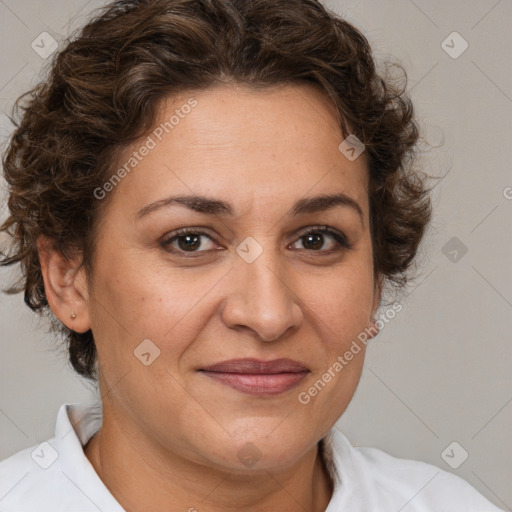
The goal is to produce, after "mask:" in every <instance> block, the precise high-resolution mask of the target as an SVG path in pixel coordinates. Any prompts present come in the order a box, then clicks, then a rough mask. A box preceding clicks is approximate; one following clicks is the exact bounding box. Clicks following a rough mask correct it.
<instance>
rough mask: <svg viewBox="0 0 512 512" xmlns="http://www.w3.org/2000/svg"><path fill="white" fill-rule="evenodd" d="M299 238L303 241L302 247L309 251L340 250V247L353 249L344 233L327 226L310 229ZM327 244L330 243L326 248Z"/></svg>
mask: <svg viewBox="0 0 512 512" xmlns="http://www.w3.org/2000/svg"><path fill="white" fill-rule="evenodd" d="M299 240H301V241H302V245H303V247H302V248H303V249H305V250H309V251H315V252H333V251H336V250H340V247H341V248H345V249H351V245H350V243H349V242H348V240H347V237H346V236H345V235H344V234H343V233H341V232H338V231H334V230H333V229H330V228H327V227H319V228H313V229H310V230H309V231H307V232H306V233H303V234H302V235H301V236H300V238H299ZM329 240H330V241H329ZM295 243H297V242H295ZM326 244H327V245H328V247H327V248H325V245H326ZM322 249H323V250H322Z"/></svg>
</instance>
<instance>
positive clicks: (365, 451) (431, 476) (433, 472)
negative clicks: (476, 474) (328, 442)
mask: <svg viewBox="0 0 512 512" xmlns="http://www.w3.org/2000/svg"><path fill="white" fill-rule="evenodd" d="M354 450H355V451H356V453H357V454H358V455H359V457H360V459H361V463H362V465H364V466H366V468H367V469H368V472H369V473H370V474H371V476H372V480H373V482H374V485H375V487H376V488H377V490H378V491H379V492H380V493H382V494H389V493H393V494H395V496H399V497H400V499H401V500H402V501H403V504H404V507H405V509H406V510H411V511H418V512H419V511H422V512H423V511H430V510H432V511H434V510H435V511H436V512H444V511H446V512H458V511H460V512H498V511H499V510H500V509H499V508H498V507H496V506H495V505H493V504H492V503H491V502H490V501H489V500H488V499H487V498H485V497H484V496H483V495H482V494H480V493H479V492H478V491H477V490H476V489H475V488H474V487H472V486H471V485H470V484H469V483H468V482H466V481H465V480H464V479H462V478H461V477H459V476H457V475H455V474H453V473H450V472H449V471H445V470H443V469H441V468H439V467H437V466H434V465H433V464H428V463H426V462H421V461H417V460H410V459H401V458H397V457H394V456H392V455H390V454H388V453H386V452H384V451H382V450H379V449H377V448H368V447H365V448H362V447H361V448H354Z"/></svg>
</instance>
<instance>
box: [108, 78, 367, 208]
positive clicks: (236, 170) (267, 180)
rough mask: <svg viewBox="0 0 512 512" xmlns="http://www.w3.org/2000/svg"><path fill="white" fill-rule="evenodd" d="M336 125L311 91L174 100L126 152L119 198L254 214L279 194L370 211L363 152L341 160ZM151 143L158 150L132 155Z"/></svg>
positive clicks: (231, 90)
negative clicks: (179, 201) (177, 197)
mask: <svg viewBox="0 0 512 512" xmlns="http://www.w3.org/2000/svg"><path fill="white" fill-rule="evenodd" d="M338 119H339V118H338V114H337V112H336V110H335V107H334V106H333V105H332V104H331V103H330V102H329V101H328V99H327V98H326V97H325V95H324V94H323V93H322V92H321V91H319V90H318V89H317V88H316V87H314V86H311V85H308V84H299V85H298V84H293V85H289V84H287V85H280V86H276V87H267V88H264V89H254V88H249V87H246V86H241V85H232V84H230V85H223V86H216V87H213V88H210V89H206V90H201V91H187V92H182V93H180V94H179V95H174V96H172V97H167V98H165V100H163V101H162V102H161V103H160V105H159V110H158V118H157V120H156V123H155V126H154V128H153V130H152V131H151V132H150V133H149V135H148V136H145V137H144V138H142V139H141V140H140V141H138V142H137V143H134V144H132V145H130V147H128V148H125V150H124V151H122V152H121V153H120V155H119V157H118V162H117V165H118V167H119V166H122V165H124V166H125V167H126V164H127V162H130V159H131V160H132V161H131V163H132V164H134V165H133V169H130V172H129V173H126V174H128V175H127V176H126V177H125V178H124V179H123V182H122V183H120V185H118V186H117V187H116V188H117V189H118V190H116V191H115V192H116V195H119V196H124V198H125V199H126V198H127V197H130V201H123V203H124V205H125V207H130V205H133V206H134V207H135V205H138V206H141V207H143V206H144V204H142V203H144V202H148V201H154V200H158V199H159V198H160V197H162V198H163V197H164V196H165V195H166V194H167V195H170V194H174V193H176V192H181V193H190V194H192V193H196V194H203V195H208V196H216V197H221V198H223V199H228V198H229V201H230V202H231V203H232V204H234V205H235V207H236V206H237V204H238V205H239V206H240V209H241V210H247V209H248V208H250V207H251V205H254V204H256V202H257V201H260V203H262V204H265V203H266V204H269V205H270V204H271V203H273V202H274V201H275V199H276V197H277V196H279V197H280V198H281V199H282V200H283V201H284V202H285V203H286V202H287V201H286V198H288V197H289V198H290V200H291V199H293V200H294V201H295V200H296V199H297V198H298V197H300V196H305V195H308V194H309V195H312V194H318V193H324V194H326V193H333V192H343V193H346V194H348V195H350V196H352V197H353V198H354V199H356V200H357V201H358V202H359V203H360V204H361V206H362V208H363V209H364V208H365V207H366V195H367V181H368V172H367V165H366V160H365V155H364V154H363V155H361V157H359V158H357V159H356V160H355V161H350V160H349V159H347V158H346V157H345V156H344V155H343V154H342V152H341V151H340V149H339V145H340V143H341V142H342V141H343V135H342V133H341V128H340V126H339V120H338ZM143 146H148V147H150V146H151V149H150V150H149V151H145V152H144V153H145V155H144V156H143V157H140V154H139V156H138V157H136V156H134V155H135V153H141V151H140V150H141V148H142V147H143ZM136 158H139V159H138V160H137V162H135V159H136ZM127 167H128V168H129V167H130V165H128V166H127ZM288 202H289V201H288Z"/></svg>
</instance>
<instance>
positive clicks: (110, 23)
mask: <svg viewBox="0 0 512 512" xmlns="http://www.w3.org/2000/svg"><path fill="white" fill-rule="evenodd" d="M397 69H399V71H400V78H401V79H400V80H399V82H395V81H394V79H393V77H392V76H391V74H388V73H384V72H380V73H379V72H378V71H377V68H376V64H375V62H374V59H373V56H372V52H371V48H370V45H369V43H368V41H367V39H366V38H365V37H364V36H363V35H362V34H361V33H360V32H359V31H358V30H357V29H356V28H355V27H354V26H352V25H351V24H349V23H348V22H347V21H345V20H344V19H342V18H340V17H339V16H338V15H337V14H335V13H333V12H331V11H329V10H327V9H326V8H325V7H323V6H322V5H321V4H320V2H319V1H317V0H119V1H116V2H113V3H111V4H109V5H107V6H106V7H104V8H102V9H101V11H100V12H99V13H98V14H97V15H96V17H94V18H93V19H92V20H91V21H89V22H88V23H87V24H86V25H85V26H84V27H83V28H82V29H81V30H80V31H78V33H77V34H75V35H74V36H71V37H70V38H69V39H68V40H67V41H66V46H65V48H64V49H63V50H62V51H60V52H58V53H56V54H55V55H54V58H53V59H52V61H51V65H50V67H49V71H48V78H47V79H46V80H44V81H42V82H40V83H39V84H38V85H37V86H36V87H34V88H33V89H32V90H30V91H28V92H26V93H25V94H23V95H22V96H20V97H19V98H18V99H17V100H16V102H15V104H14V107H13V116H12V117H11V121H12V122H13V123H14V124H15V130H14V132H13V134H12V137H11V139H10V141H9V145H8V147H7V149H6V151H5V154H4V155H3V159H2V163H3V169H4V175H5V179H6V181H7V184H8V191H9V199H8V208H9V212H10V216H9V217H8V218H7V219H6V220H5V222H4V223H3V225H2V226H1V227H0V234H1V233H2V232H5V233H6V234H8V235H10V245H9V249H10V253H9V254H7V253H2V254H1V255H2V258H0V265H2V266H7V265H12V264H15V263H20V267H21V270H22V276H21V277H20V280H19V281H17V282H16V283H15V284H14V286H12V287H10V288H8V289H6V290H4V292H5V293H10V294H12V293H19V292H21V291H24V300H25V303H26V304H27V305H28V307H29V308H30V309H32V310H33V311H36V312H38V313H39V314H41V315H42V314H43V313H46V314H47V315H48V318H49V320H50V322H51V330H53V331H54V332H56V333H60V334H62V335H63V337H64V340H65V341H66V342H67V351H68V354H69V361H70V363H71V365H72V367H73V368H74V369H75V371H76V372H78V373H79V374H80V375H82V376H83V377H85V378H88V379H91V380H94V381H96V380H97V371H96V368H95V366H96V349H95V344H94V337H93V333H92V331H91V330H89V331H88V332H86V333H77V332H74V331H72V330H71V329H69V328H67V327H66V326H65V325H63V324H62V323H61V322H60V321H59V320H58V319H57V318H56V317H55V316H54V315H53V314H52V312H51V310H50V308H49V304H48V301H47V299H46V296H45V289H44V282H43V277H42V273H41V267H40V262H39V255H38V250H37V246H36V240H37V238H38V237H39V236H40V235H45V236H46V237H48V239H50V240H51V241H52V242H53V243H54V246H55V247H56V248H58V249H59V250H60V251H61V252H62V253H63V254H64V255H65V256H66V257H67V258H69V255H70V254H79V255H80V258H81V259H80V261H81V265H83V266H84V268H85V270H86V275H87V276H88V279H89V282H92V279H91V276H92V275H93V269H94V254H95V241H96V229H97V226H98V222H99V220H100V219H101V217H102V215H104V214H105V209H106V208H107V205H108V201H107V200H104V201H98V200H97V199H96V198H95V195H94V190H95V189H96V188H97V187H100V186H101V185H102V184H103V183H105V181H106V180H107V179H108V178H109V177H110V176H111V175H112V169H113V168H114V165H115V156H116V154H117V151H118V150H119V149H120V148H123V147H125V146H126V145H127V144H130V143H133V142H134V141H136V140H138V139H140V137H142V136H144V135H145V134H147V133H148V132H149V130H150V129H151V128H152V127H153V125H154V123H155V119H156V115H157V113H158V105H159V102H160V101H161V100H163V99H164V98H165V97H167V96H169V95H171V94H174V93H177V92H181V91H187V90H199V89H204V88H208V87H210V86H213V85H217V84H222V83H229V82H232V83H235V82H236V83H240V84H245V85H247V86H250V87H255V88H258V87H260V88H261V87H267V86H272V85H276V84H285V83H300V82H302V83H304V82H307V83H310V84H311V83H312V84H316V85H317V86H318V87H320V88H321V90H322V91H323V92H324V93H325V94H326V95H327V97H328V98H330V100H331V101H332V103H333V104H334V105H335V106H336V108H337V111H338V112H339V114H340V127H341V130H342V133H343V134H344V136H346V135H347V134H349V133H353V134H355V135H356V136H357V138H358V139H360V140H361V141H362V142H363V143H364V144H365V146H366V151H365V155H366V158H367V162H368V167H369V175H370V189H369V202H370V223H371V224H370V230H371V236H372V246H373V254H374V262H373V266H374V272H375V276H378V277H379V278H380V279H381V280H382V282H383V283H384V284H385V285H392V286H395V287H396V288H397V289H398V288H401V287H403V286H404V285H405V284H406V283H407V282H408V280H409V279H410V278H411V275H410V267H411V263H412V261H413V259H414V257H415V255H416V252H417V249H418V246H419V243H420V241H421V239H422V237H423V234H424V231H425V229H426V226H427V224H428V223H429V221H430V217H431V202H430V198H429V191H430V189H428V188H427V187H426V176H427V175H426V174H425V173H422V172H420V171H418V170H417V169H415V168H414V167H415V165H413V164H414V158H413V157H414V156H415V154H416V150H415V145H416V143H417V140H418V138H419V130H418V125H417V123H416V121H415V120H414V115H413V106H412V103H411V101H410V99H409V97H408V95H407V94H406V93H405V87H406V74H405V71H404V70H403V68H402V67H401V66H398V68H397ZM397 84H398V85H397ZM400 84H401V85H400ZM20 110H21V113H20ZM16 118H17V119H19V120H17V119H16ZM348 127H350V131H349V129H348ZM406 271H407V272H406Z"/></svg>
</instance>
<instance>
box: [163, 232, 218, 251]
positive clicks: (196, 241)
mask: <svg viewBox="0 0 512 512" xmlns="http://www.w3.org/2000/svg"><path fill="white" fill-rule="evenodd" d="M203 238H204V239H208V240H209V241H210V242H212V243H213V239H212V238H211V237H210V236H209V235H207V234H206V233H205V232H203V231H197V230H194V229H190V228H183V229H179V230H177V231H176V232H175V233H174V235H173V236H171V237H170V238H167V239H166V240H164V241H163V242H162V245H163V246H164V247H165V248H167V247H170V248H171V249H174V250H175V251H177V252H204V251H207V250H211V249H213V247H206V249H205V248H204V246H205V244H204V243H203V240H202V239H203ZM175 243H177V247H176V245H174V244H175ZM206 245H208V244H206ZM200 248H201V250H199V249H200Z"/></svg>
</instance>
